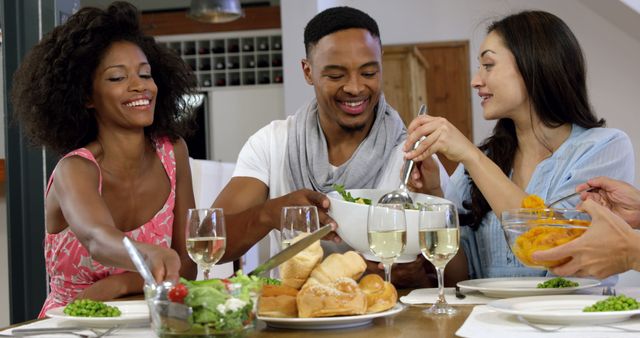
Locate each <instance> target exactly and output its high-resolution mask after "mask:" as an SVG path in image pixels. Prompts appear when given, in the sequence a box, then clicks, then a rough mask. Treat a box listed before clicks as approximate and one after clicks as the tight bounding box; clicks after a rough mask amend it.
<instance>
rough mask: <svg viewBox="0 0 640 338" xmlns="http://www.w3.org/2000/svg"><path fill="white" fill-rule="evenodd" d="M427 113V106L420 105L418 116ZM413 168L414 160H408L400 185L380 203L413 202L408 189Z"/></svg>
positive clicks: (414, 147) (415, 146)
mask: <svg viewBox="0 0 640 338" xmlns="http://www.w3.org/2000/svg"><path fill="white" fill-rule="evenodd" d="M426 114H427V106H426V105H425V104H422V105H421V106H420V111H419V112H418V116H420V115H426ZM425 138H426V137H425V136H422V137H421V138H420V139H419V140H418V141H416V143H415V144H414V145H413V149H416V148H418V145H419V144H420V142H422V140H424V139H425ZM411 170H413V160H406V161H405V162H404V172H403V173H402V178H403V179H402V182H400V187H399V188H398V189H396V190H394V191H392V192H388V193H386V194H384V195H382V197H380V199H379V200H378V203H380V204H413V199H411V196H409V190H408V189H407V183H408V182H409V176H410V175H411Z"/></svg>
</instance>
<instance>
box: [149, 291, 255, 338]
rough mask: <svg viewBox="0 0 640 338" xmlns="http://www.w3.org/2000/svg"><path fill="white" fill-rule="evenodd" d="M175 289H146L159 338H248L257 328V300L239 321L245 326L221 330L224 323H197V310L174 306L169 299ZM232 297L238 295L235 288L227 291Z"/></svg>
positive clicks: (180, 305) (153, 324)
mask: <svg viewBox="0 0 640 338" xmlns="http://www.w3.org/2000/svg"><path fill="white" fill-rule="evenodd" d="M172 287H173V285H172V284H171V283H168V282H165V283H164V284H162V285H158V287H157V288H156V289H155V290H154V289H153V288H150V287H145V299H146V301H147V305H148V306H149V312H150V314H151V328H152V329H153V330H154V331H155V333H156V335H157V336H158V337H161V338H162V337H171V338H177V337H244V336H245V335H246V333H247V330H249V329H251V328H253V327H254V324H255V320H256V315H255V310H256V307H255V305H254V304H255V299H254V300H253V301H252V303H251V304H250V305H251V306H250V307H249V308H246V307H245V308H242V309H239V310H237V311H240V314H239V317H240V318H243V320H242V325H240V326H236V325H234V326H236V327H235V328H233V329H219V327H220V326H223V325H222V323H214V322H211V323H194V313H195V312H196V311H197V310H196V311H194V309H193V308H191V307H188V306H185V305H184V304H181V303H175V302H171V301H170V300H168V298H167V294H168V291H169V290H170V289H171V288H172ZM227 291H228V293H229V296H233V295H234V291H233V285H231V287H230V288H229V290H227Z"/></svg>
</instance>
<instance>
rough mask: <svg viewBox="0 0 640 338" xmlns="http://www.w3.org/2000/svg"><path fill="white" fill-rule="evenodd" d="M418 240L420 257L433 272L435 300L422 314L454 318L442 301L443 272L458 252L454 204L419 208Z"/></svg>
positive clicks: (443, 299)
mask: <svg viewBox="0 0 640 338" xmlns="http://www.w3.org/2000/svg"><path fill="white" fill-rule="evenodd" d="M418 237H419V242H420V251H421V252H422V255H423V256H424V257H425V258H426V259H427V260H428V261H429V262H431V264H433V266H434V267H435V268H436V272H437V274H438V300H437V301H436V302H435V303H434V304H433V306H431V307H430V308H429V309H427V310H425V311H424V312H425V313H427V314H433V315H453V314H455V313H456V312H457V310H456V309H455V308H453V307H452V306H451V305H449V304H447V301H446V299H445V297H444V268H445V266H446V265H447V263H449V261H450V260H451V259H452V258H453V257H454V256H455V255H456V253H457V252H458V247H459V245H460V225H459V223H458V213H457V210H456V207H455V206H454V205H453V204H430V205H423V206H421V207H420V213H419V216H418Z"/></svg>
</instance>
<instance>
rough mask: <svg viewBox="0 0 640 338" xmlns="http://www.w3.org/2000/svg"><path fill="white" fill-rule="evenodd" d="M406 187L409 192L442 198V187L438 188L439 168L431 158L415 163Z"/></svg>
mask: <svg viewBox="0 0 640 338" xmlns="http://www.w3.org/2000/svg"><path fill="white" fill-rule="evenodd" d="M401 179H404V178H401ZM408 186H409V188H410V190H411V191H415V192H420V193H423V194H427V195H433V196H440V197H443V196H444V193H443V192H442V187H440V166H439V165H438V162H437V161H436V160H435V159H434V157H433V156H432V157H430V158H427V159H425V160H424V161H421V162H416V163H415V165H414V166H413V170H412V171H411V176H410V177H409V182H408Z"/></svg>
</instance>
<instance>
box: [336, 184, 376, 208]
mask: <svg viewBox="0 0 640 338" xmlns="http://www.w3.org/2000/svg"><path fill="white" fill-rule="evenodd" d="M332 187H333V189H336V191H337V192H338V194H340V196H342V199H344V200H345V201H347V202H353V203H358V204H366V205H371V200H370V199H368V198H362V197H353V196H352V195H351V193H350V192H348V191H347V190H345V188H344V185H342V184H334V185H333V186H332Z"/></svg>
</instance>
